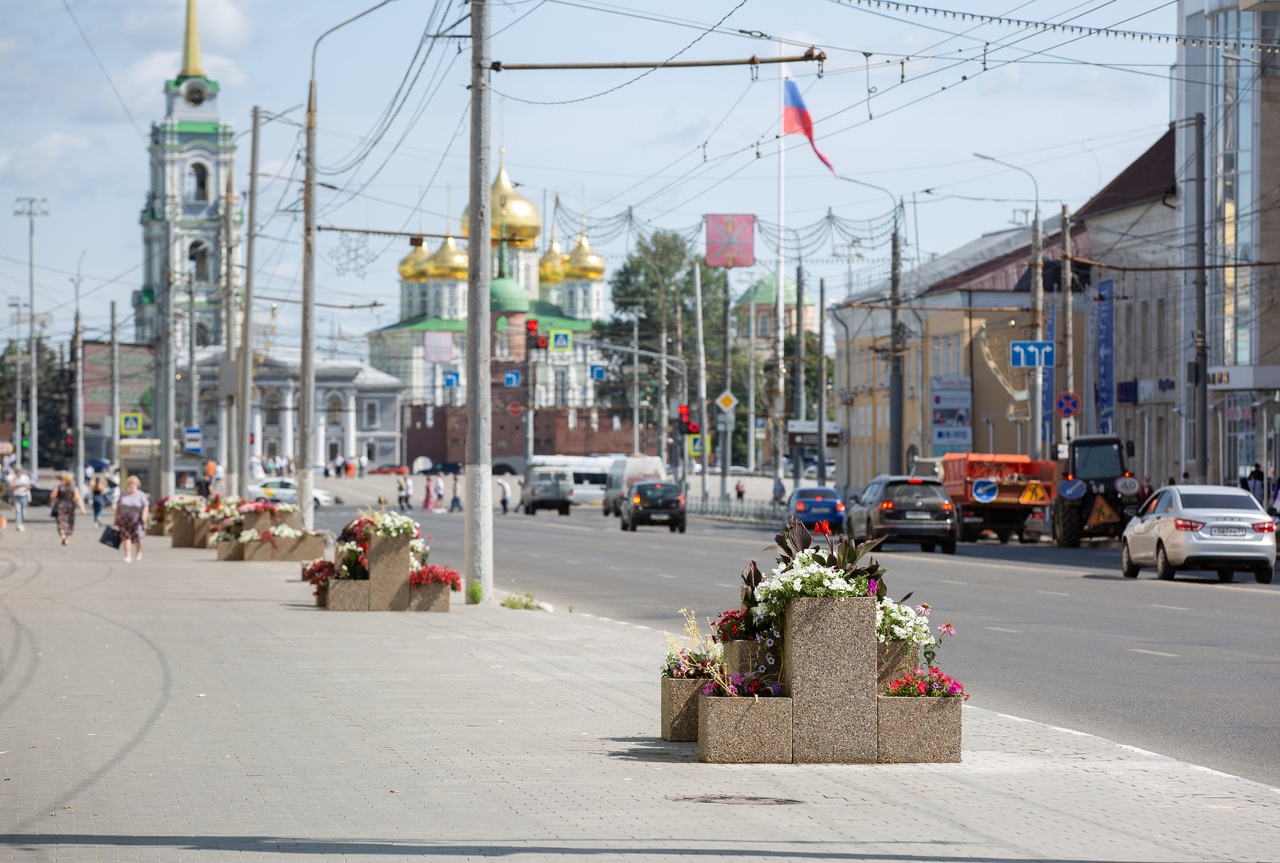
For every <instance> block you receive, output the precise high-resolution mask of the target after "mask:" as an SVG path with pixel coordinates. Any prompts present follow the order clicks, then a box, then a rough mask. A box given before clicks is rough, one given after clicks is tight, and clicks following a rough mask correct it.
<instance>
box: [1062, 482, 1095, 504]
mask: <svg viewBox="0 0 1280 863" xmlns="http://www.w3.org/2000/svg"><path fill="white" fill-rule="evenodd" d="M1088 489H1089V486H1088V485H1087V484H1086V483H1085V481H1084V480H1082V479H1069V480H1066V481H1064V482H1063V483H1062V484H1061V485H1059V486H1058V494H1060V495H1062V496H1063V497H1065V498H1066V499H1067V500H1079V499H1080V498H1082V497H1084V493H1085V492H1086V491H1088Z"/></svg>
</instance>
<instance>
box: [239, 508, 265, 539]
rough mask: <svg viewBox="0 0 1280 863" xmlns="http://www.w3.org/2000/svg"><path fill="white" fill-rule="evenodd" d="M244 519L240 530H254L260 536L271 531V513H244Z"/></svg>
mask: <svg viewBox="0 0 1280 863" xmlns="http://www.w3.org/2000/svg"><path fill="white" fill-rule="evenodd" d="M242 517H243V521H242V522H241V523H240V530H250V529H252V530H256V531H257V532H258V533H259V534H264V533H266V532H267V531H269V530H271V513H269V512H246V513H242ZM238 532H239V531H237V533H238Z"/></svg>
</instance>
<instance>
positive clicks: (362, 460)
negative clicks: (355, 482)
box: [360, 455, 369, 479]
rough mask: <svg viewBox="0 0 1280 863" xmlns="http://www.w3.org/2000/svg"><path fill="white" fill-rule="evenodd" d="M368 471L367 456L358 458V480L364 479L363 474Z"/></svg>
mask: <svg viewBox="0 0 1280 863" xmlns="http://www.w3.org/2000/svg"><path fill="white" fill-rule="evenodd" d="M368 469H369V456H367V455H362V456H360V478H361V479H363V478H364V472H365V471H367V470H368Z"/></svg>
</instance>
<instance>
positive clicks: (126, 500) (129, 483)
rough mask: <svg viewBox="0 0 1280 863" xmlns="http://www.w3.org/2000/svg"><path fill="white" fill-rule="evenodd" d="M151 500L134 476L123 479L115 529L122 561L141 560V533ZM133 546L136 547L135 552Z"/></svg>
mask: <svg viewBox="0 0 1280 863" xmlns="http://www.w3.org/2000/svg"><path fill="white" fill-rule="evenodd" d="M150 507H151V501H149V500H148V499H147V495H146V493H145V492H144V491H142V483H141V482H139V481H138V478H137V477H136V476H131V477H129V478H128V479H127V480H125V481H124V494H122V495H120V499H119V500H118V501H116V516H115V520H114V522H113V523H114V524H115V528H116V530H118V531H120V547H121V548H123V549H124V562H125V563H132V562H133V561H135V560H142V534H143V528H144V527H145V525H146V518H147V510H148V509H149V508H150ZM135 548H136V549H137V551H136V553H135Z"/></svg>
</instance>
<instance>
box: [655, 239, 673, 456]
mask: <svg viewBox="0 0 1280 863" xmlns="http://www.w3.org/2000/svg"><path fill="white" fill-rule="evenodd" d="M653 271H654V273H656V274H657V277H658V356H659V359H658V456H659V457H660V458H661V459H662V463H663V464H666V463H667V460H668V459H669V458H670V457H671V448H670V446H669V445H668V442H667V435H668V434H669V433H670V430H669V429H668V428H667V426H668V425H670V424H671V405H670V403H669V398H670V397H669V396H668V395H667V289H666V282H665V280H664V279H663V278H662V271H661V270H660V269H658V267H657V265H656V264H655V265H653Z"/></svg>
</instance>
